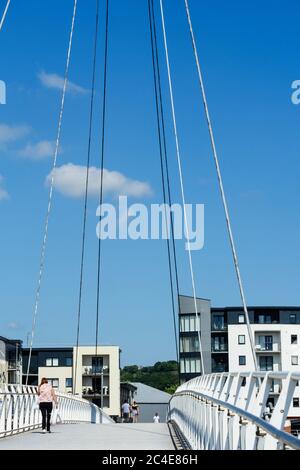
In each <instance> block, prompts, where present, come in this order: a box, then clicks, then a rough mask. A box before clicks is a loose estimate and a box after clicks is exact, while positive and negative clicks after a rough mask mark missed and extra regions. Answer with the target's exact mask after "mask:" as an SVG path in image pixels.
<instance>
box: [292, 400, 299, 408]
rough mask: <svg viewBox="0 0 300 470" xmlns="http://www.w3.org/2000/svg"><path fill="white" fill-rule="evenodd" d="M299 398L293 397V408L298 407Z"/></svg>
mask: <svg viewBox="0 0 300 470" xmlns="http://www.w3.org/2000/svg"><path fill="white" fill-rule="evenodd" d="M299 406H300V404H299V398H293V407H294V408H299Z"/></svg>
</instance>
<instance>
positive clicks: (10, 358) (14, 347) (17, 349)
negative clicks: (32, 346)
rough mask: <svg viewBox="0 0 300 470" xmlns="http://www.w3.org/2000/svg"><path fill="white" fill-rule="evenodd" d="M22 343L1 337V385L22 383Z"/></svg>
mask: <svg viewBox="0 0 300 470" xmlns="http://www.w3.org/2000/svg"><path fill="white" fill-rule="evenodd" d="M21 353H22V341H20V340H14V339H7V338H4V337H3V336H0V385H1V384H8V383H9V384H20V383H22V354H21Z"/></svg>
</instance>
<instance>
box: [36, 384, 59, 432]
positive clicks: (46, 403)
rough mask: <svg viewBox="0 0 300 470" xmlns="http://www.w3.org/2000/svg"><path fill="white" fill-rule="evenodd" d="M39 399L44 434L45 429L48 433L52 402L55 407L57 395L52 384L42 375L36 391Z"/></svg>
mask: <svg viewBox="0 0 300 470" xmlns="http://www.w3.org/2000/svg"><path fill="white" fill-rule="evenodd" d="M37 394H38V396H39V399H38V403H39V406H40V410H41V413H42V432H43V434H45V433H46V432H47V431H48V432H49V433H50V432H51V430H50V425H51V413H52V410H53V403H55V405H56V407H57V397H56V394H55V392H54V389H53V388H52V386H51V385H50V384H49V383H48V380H47V379H46V378H45V377H43V378H42V381H41V384H40V385H39V387H38V392H37Z"/></svg>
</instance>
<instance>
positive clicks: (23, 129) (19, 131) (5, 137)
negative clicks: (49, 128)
mask: <svg viewBox="0 0 300 470" xmlns="http://www.w3.org/2000/svg"><path fill="white" fill-rule="evenodd" d="M30 132H31V128H30V127H29V126H9V125H7V124H0V144H7V143H9V142H15V141H17V140H20V139H22V138H23V137H26V136H27V135H28V134H29V133H30Z"/></svg>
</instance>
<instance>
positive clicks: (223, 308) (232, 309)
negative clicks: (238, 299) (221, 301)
mask: <svg viewBox="0 0 300 470" xmlns="http://www.w3.org/2000/svg"><path fill="white" fill-rule="evenodd" d="M247 309H248V310H249V311H250V310H282V311H283V312H285V311H289V310H291V311H293V310H300V307H287V306H285V307H278V306H273V307H271V306H266V305H265V306H251V305H249V306H248V305H247ZM216 310H217V311H219V310H224V311H226V312H227V311H232V312H239V311H240V310H244V308H243V307H242V306H241V307H212V308H211V311H212V312H214V311H216Z"/></svg>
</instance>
